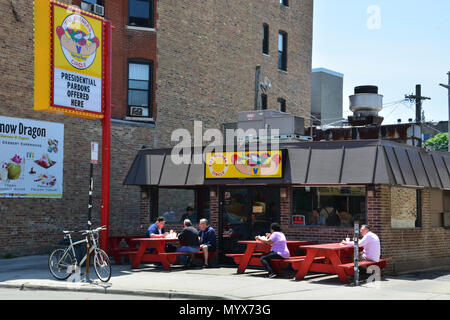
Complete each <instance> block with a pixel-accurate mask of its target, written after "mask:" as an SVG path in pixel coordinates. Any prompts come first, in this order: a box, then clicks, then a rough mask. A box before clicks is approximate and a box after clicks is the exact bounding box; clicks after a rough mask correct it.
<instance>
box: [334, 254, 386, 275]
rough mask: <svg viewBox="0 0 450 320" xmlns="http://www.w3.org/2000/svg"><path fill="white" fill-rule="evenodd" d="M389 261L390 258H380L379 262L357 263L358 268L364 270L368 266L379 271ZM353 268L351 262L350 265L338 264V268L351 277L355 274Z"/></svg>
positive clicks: (366, 261)
mask: <svg viewBox="0 0 450 320" xmlns="http://www.w3.org/2000/svg"><path fill="white" fill-rule="evenodd" d="M389 260H391V258H390V257H386V258H381V259H380V261H379V262H376V261H368V260H363V261H359V262H358V267H363V268H366V267H369V266H378V267H379V268H380V269H383V268H385V267H386V265H387V262H388V261H389ZM354 266H355V264H354V263H353V262H351V263H345V264H340V265H339V266H338V268H341V269H343V270H344V272H345V273H346V274H347V275H353V274H354V273H355V269H354Z"/></svg>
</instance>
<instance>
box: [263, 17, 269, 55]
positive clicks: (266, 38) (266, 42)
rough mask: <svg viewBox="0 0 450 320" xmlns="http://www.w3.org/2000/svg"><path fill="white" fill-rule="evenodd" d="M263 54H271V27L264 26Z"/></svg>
mask: <svg viewBox="0 0 450 320" xmlns="http://www.w3.org/2000/svg"><path fill="white" fill-rule="evenodd" d="M262 53H264V54H269V25H267V24H265V23H264V24H263V34H262Z"/></svg>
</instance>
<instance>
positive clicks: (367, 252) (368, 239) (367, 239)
mask: <svg viewBox="0 0 450 320" xmlns="http://www.w3.org/2000/svg"><path fill="white" fill-rule="evenodd" d="M360 232H361V235H362V236H363V238H362V239H361V240H360V241H359V243H358V244H359V246H360V247H363V248H364V249H363V252H362V254H361V258H362V260H369V261H375V262H379V261H380V251H381V249H380V239H379V238H378V236H377V235H376V234H375V233H373V232H372V231H370V227H369V226H368V225H365V224H363V225H362V226H361V229H360ZM343 242H345V243H346V244H347V245H349V246H351V247H352V246H354V243H353V242H346V241H343Z"/></svg>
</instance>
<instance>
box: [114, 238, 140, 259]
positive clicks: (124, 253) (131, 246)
mask: <svg viewBox="0 0 450 320" xmlns="http://www.w3.org/2000/svg"><path fill="white" fill-rule="evenodd" d="M143 237H144V236H140V235H138V236H136V235H134V236H130V235H128V236H126V235H121V236H110V237H108V255H110V256H112V257H113V258H114V262H115V263H116V264H122V258H123V257H125V258H127V259H128V257H129V255H130V253H135V252H137V250H138V248H137V247H136V242H134V241H132V240H131V239H133V238H143ZM122 240H125V242H126V244H127V245H128V247H122V248H121V247H119V245H120V243H121V242H122Z"/></svg>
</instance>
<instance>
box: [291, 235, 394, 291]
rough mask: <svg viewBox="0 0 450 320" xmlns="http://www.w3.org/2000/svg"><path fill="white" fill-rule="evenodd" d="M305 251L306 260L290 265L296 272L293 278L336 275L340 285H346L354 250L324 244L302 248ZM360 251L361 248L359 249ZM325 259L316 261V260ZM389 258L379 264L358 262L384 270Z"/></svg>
mask: <svg viewBox="0 0 450 320" xmlns="http://www.w3.org/2000/svg"><path fill="white" fill-rule="evenodd" d="M301 248H304V249H305V250H306V258H305V259H304V260H303V261H302V262H295V263H292V268H293V269H294V270H297V274H296V275H295V278H296V279H297V280H303V279H304V278H305V276H306V274H307V273H308V272H318V273H329V274H336V275H337V276H338V277H339V280H340V281H341V282H342V283H348V282H349V279H348V275H351V274H353V273H354V269H353V268H354V262H353V258H349V257H352V255H351V253H352V252H353V250H354V248H353V247H351V246H347V245H345V244H342V243H326V244H319V245H306V246H302V247H301ZM359 250H360V251H361V250H362V248H359ZM318 257H320V258H323V257H324V258H325V259H319V260H316V258H318ZM389 259H390V258H383V259H381V260H380V262H374V261H360V262H359V263H358V265H359V266H361V267H366V266H370V265H378V266H379V267H380V268H384V267H385V266H386V264H387V261H388V260H389Z"/></svg>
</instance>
